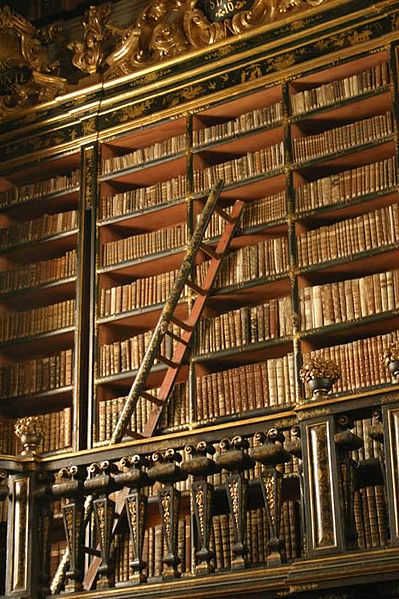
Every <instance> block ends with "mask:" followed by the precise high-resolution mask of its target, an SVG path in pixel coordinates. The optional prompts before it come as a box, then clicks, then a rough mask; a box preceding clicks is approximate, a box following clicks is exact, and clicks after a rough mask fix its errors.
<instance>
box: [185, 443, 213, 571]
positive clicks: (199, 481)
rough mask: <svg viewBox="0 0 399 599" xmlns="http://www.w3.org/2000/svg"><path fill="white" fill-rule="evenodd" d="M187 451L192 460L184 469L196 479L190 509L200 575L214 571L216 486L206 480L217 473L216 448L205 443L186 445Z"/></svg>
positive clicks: (197, 569)
mask: <svg viewBox="0 0 399 599" xmlns="http://www.w3.org/2000/svg"><path fill="white" fill-rule="evenodd" d="M185 452H186V454H187V456H189V459H187V460H185V461H184V462H183V463H182V470H183V472H186V473H187V474H191V476H192V477H193V482H192V485H191V507H192V510H193V513H194V521H195V527H196V537H195V546H196V551H195V557H196V565H195V573H196V575H197V576H199V575H204V574H209V573H211V572H212V571H213V567H212V565H211V559H212V558H213V553H212V552H211V551H210V549H209V541H210V534H211V524H212V498H213V485H211V484H210V483H208V481H207V477H208V476H210V475H211V474H214V473H215V472H216V471H217V469H218V468H217V466H216V464H215V462H214V461H213V459H212V456H213V454H214V453H215V448H214V447H213V445H212V444H208V443H206V441H200V442H199V443H198V444H197V445H196V446H194V445H187V447H186V448H185Z"/></svg>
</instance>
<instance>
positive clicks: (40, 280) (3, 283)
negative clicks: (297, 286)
mask: <svg viewBox="0 0 399 599" xmlns="http://www.w3.org/2000/svg"><path fill="white" fill-rule="evenodd" d="M76 266H77V260H76V250H70V251H68V252H65V254H63V255H62V256H59V257H58V258H52V259H51V260H41V261H40V262H33V263H32V264H23V265H22V266H19V267H18V268H15V269H13V270H5V271H3V272H0V293H8V292H10V291H17V290H20V289H29V288H33V287H38V286H40V285H44V284H46V283H51V282H52V281H62V280H63V279H67V278H70V277H74V276H76Z"/></svg>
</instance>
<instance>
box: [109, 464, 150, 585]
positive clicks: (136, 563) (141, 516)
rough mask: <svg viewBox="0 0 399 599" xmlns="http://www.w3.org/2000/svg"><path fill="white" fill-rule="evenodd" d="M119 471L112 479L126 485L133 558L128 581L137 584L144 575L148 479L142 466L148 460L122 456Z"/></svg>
mask: <svg viewBox="0 0 399 599" xmlns="http://www.w3.org/2000/svg"><path fill="white" fill-rule="evenodd" d="M118 466H119V470H120V472H119V473H118V474H115V476H114V480H115V484H116V485H117V486H118V487H128V488H129V489H130V492H129V495H128V496H127V497H126V499H125V507H126V515H127V520H128V523H129V532H130V539H131V542H132V548H133V558H132V561H131V562H130V567H131V570H132V573H131V576H130V581H131V582H133V583H135V584H138V583H140V582H145V581H146V577H145V574H144V571H143V570H144V568H145V566H146V564H145V563H144V562H143V543H144V525H145V517H146V511H147V497H146V496H145V495H144V493H143V487H145V486H148V485H149V479H148V476H147V475H146V473H145V472H144V468H145V467H146V466H148V461H147V460H146V459H145V458H144V457H143V456H140V455H133V456H130V457H126V458H122V459H121V460H120V462H119V464H118Z"/></svg>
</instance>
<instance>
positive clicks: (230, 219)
mask: <svg viewBox="0 0 399 599" xmlns="http://www.w3.org/2000/svg"><path fill="white" fill-rule="evenodd" d="M215 212H217V213H218V215H219V216H220V217H221V218H223V219H224V220H227V222H229V223H233V222H234V221H235V220H236V219H235V218H233V217H232V216H230V214H229V213H228V212H226V210H223V208H219V206H216V208H215Z"/></svg>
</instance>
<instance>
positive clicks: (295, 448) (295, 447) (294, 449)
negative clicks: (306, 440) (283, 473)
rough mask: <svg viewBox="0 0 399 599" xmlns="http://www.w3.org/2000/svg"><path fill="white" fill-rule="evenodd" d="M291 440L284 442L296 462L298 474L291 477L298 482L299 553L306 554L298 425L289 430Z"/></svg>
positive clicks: (303, 495)
mask: <svg viewBox="0 0 399 599" xmlns="http://www.w3.org/2000/svg"><path fill="white" fill-rule="evenodd" d="M290 432H291V438H290V439H289V440H288V441H287V442H286V444H285V447H286V450H287V451H288V453H290V454H291V455H292V456H293V457H294V458H296V459H297V460H298V473H297V474H294V475H293V476H297V478H298V482H299V495H300V497H299V500H300V539H301V548H300V550H301V551H300V552H301V555H302V553H306V550H307V549H306V536H305V531H304V523H305V494H304V480H303V461H302V443H301V429H300V427H299V426H298V425H295V426H293V427H292V428H291V431H290Z"/></svg>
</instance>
